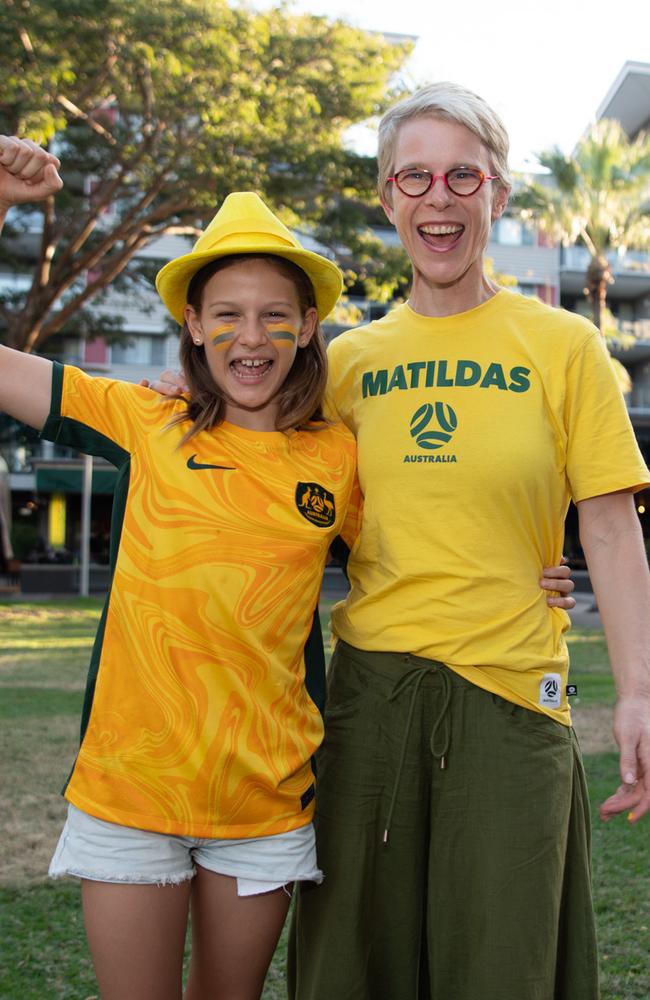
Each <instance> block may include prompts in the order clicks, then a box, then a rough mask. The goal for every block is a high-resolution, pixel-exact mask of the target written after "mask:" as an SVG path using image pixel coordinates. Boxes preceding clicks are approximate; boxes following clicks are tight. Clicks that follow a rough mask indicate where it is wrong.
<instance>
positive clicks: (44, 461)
mask: <svg viewBox="0 0 650 1000" xmlns="http://www.w3.org/2000/svg"><path fill="white" fill-rule="evenodd" d="M597 114H598V117H599V118H603V117H614V118H617V119H618V120H619V121H620V122H621V124H622V125H623V127H624V128H625V130H626V132H627V133H628V135H630V137H634V136H635V135H637V134H638V132H639V131H640V130H642V129H645V128H648V127H649V125H650V64H646V63H635V62H628V63H626V64H625V66H624V67H623V69H622V70H621V72H620V74H619V75H618V77H617V78H616V80H615V81H614V83H613V84H612V87H611V88H610V91H609V93H608V94H607V95H606V97H605V99H604V100H603V102H602V104H601V106H600V108H599V109H598V113H597ZM377 233H378V235H380V236H381V238H382V239H383V240H384V241H385V242H386V243H391V242H392V241H396V239H397V238H396V234H395V232H394V230H392V229H389V228H386V229H385V230H377ZM301 239H303V241H304V238H303V235H302V234H301ZM314 248H315V247H314ZM187 249H188V242H187V240H186V239H183V238H181V237H178V236H168V237H165V238H163V239H161V240H159V241H158V242H157V243H156V244H152V245H151V246H149V247H147V248H146V249H145V250H144V251H142V253H143V254H144V255H146V256H147V257H148V258H149V259H151V261H152V262H154V261H160V263H161V264H162V263H163V262H165V261H167V260H169V259H171V258H173V257H175V256H178V255H180V254H182V253H185V252H187ZM488 256H489V257H490V258H491V260H492V262H493V265H494V268H495V271H496V272H500V273H504V274H508V275H511V276H514V278H515V279H516V282H517V289H518V290H519V291H520V292H521V293H522V294H524V295H535V296H538V297H539V298H540V299H542V301H545V302H547V303H548V304H549V305H562V306H564V307H566V308H568V309H571V310H576V311H582V310H583V309H584V293H583V289H584V283H585V272H586V268H587V264H588V259H589V258H588V254H587V252H586V251H585V250H583V249H582V248H580V247H570V248H562V247H560V246H558V245H553V244H552V243H550V242H549V241H548V240H547V239H546V238H545V237H544V235H543V234H540V233H538V232H537V231H536V230H535V229H534V228H532V227H531V226H528V225H526V224H524V223H522V222H521V221H520V220H519V219H516V218H514V217H512V216H505V217H504V218H501V219H500V220H499V221H498V222H497V223H496V224H495V226H494V228H493V231H492V234H491V239H490V244H489V247H488ZM611 267H612V274H613V276H614V278H615V281H614V284H613V285H612V286H611V287H610V290H609V306H610V309H611V311H612V313H613V314H614V316H615V317H616V319H617V321H618V324H619V327H620V328H621V331H622V333H623V336H622V337H621V340H620V342H614V343H613V345H612V353H613V354H614V355H615V356H616V357H617V358H618V359H619V360H620V361H621V362H622V363H623V364H624V365H625V367H626V368H627V370H628V372H629V373H630V376H631V379H632V391H631V394H630V396H629V399H628V405H629V410H630V416H631V418H632V422H633V425H634V428H635V432H636V434H637V438H638V440H639V443H640V446H641V448H642V450H643V452H644V455H645V457H646V461H648V462H649V463H650V254H647V253H640V252H634V251H630V252H628V253H627V254H625V255H623V256H619V255H615V256H612V260H611ZM4 280H9V276H4ZM11 280H12V282H14V284H15V280H16V279H15V276H12V278H11ZM2 282H3V275H2V274H0V283H2ZM352 303H353V304H355V305H357V306H358V307H359V309H360V313H361V315H362V317H363V320H364V321H366V320H368V319H372V318H376V317H377V316H379V315H381V314H382V313H383V312H384V311H385V308H386V307H385V306H380V305H376V304H373V303H369V302H364V301H362V300H355V299H353V300H352ZM101 310H102V311H108V312H110V313H113V314H120V315H121V316H122V318H123V326H124V331H125V333H126V334H127V337H128V339H127V340H126V341H125V342H123V343H122V344H119V345H117V344H113V345H110V344H108V343H107V342H106V341H105V340H102V339H101V338H100V339H96V340H90V341H83V340H77V339H75V338H64V339H63V341H62V346H61V360H63V361H66V362H69V363H73V364H78V365H80V366H81V367H83V368H84V369H86V370H87V371H89V372H91V373H92V374H95V375H110V376H111V377H116V378H121V379H126V380H129V381H135V382H137V381H139V380H140V379H141V378H142V377H147V376H151V375H152V374H156V373H158V372H159V371H161V370H162V369H163V368H166V367H175V366H176V364H177V346H178V335H177V332H176V330H175V329H174V325H173V324H172V323H171V322H170V321H169V320H168V317H167V314H166V312H165V310H164V308H163V307H162V305H161V303H160V301H159V299H158V297H157V295H156V293H155V291H154V290H153V288H151V289H150V290H143V291H141V292H140V293H139V296H138V298H137V299H135V300H134V298H133V296H129V297H124V296H121V295H119V294H118V293H115V292H114V293H110V294H109V295H108V296H107V298H106V299H105V300H104V302H103V304H102V306H101ZM341 329H342V327H338V328H337V327H332V328H330V330H329V335H330V336H335V335H336V334H337V333H338V332H340V330H341ZM2 457H4V460H5V462H6V465H7V466H8V483H9V487H10V494H11V504H10V506H11V517H12V520H13V538H14V547H15V549H16V553H15V554H16V557H17V558H18V559H20V560H21V561H29V560H36V559H38V560H50V561H51V562H52V563H53V564H54V565H56V564H57V563H58V564H60V565H62V566H63V565H68V564H69V563H70V561H72V560H75V559H76V558H77V556H78V552H79V547H80V531H81V527H80V526H81V497H82V466H83V461H82V458H81V457H80V456H78V455H74V454H73V453H71V452H69V451H67V450H64V449H57V448H56V447H55V446H53V445H51V444H49V443H44V442H39V441H38V439H37V437H36V435H27V436H26V437H25V439H24V440H21V441H18V442H15V441H14V442H13V443H11V444H5V445H2V443H1V442H0V458H2ZM1 468H2V465H1V462H0V469H1ZM3 475H4V480H5V482H6V480H7V474H6V473H4V474H3V473H2V472H1V471H0V486H1V485H2V479H3ZM114 478H115V476H114V473H113V471H112V469H111V468H110V467H109V466H105V465H103V464H102V463H100V462H95V469H94V476H93V500H92V514H91V528H90V539H91V542H90V544H91V558H92V560H93V561H94V562H95V563H97V564H99V565H102V564H105V563H106V562H107V561H108V538H109V533H110V517H111V494H112V488H113V483H114ZM648 506H650V496H648V497H644V496H643V495H641V496H640V497H639V498H638V503H637V507H638V510H639V516H640V517H641V519H642V523H643V524H644V531H645V534H646V537H647V536H648V535H650V514H646V513H645V509H646V507H648ZM1 510H2V504H0V511H1ZM5 520H6V513H5ZM1 521H2V515H1V514H0V528H1V527H2V524H1ZM1 537H2V533H1V532H0V538H1ZM567 545H568V550H569V553H570V554H572V555H574V556H575V555H577V556H578V557H579V543H578V541H577V526H576V522H575V515H574V514H570V516H569V519H568V522H567ZM1 571H2V567H1V565H0V572H1ZM97 579H98V580H99V581H100V585H101V580H102V578H101V574H100V575H98V577H97Z"/></svg>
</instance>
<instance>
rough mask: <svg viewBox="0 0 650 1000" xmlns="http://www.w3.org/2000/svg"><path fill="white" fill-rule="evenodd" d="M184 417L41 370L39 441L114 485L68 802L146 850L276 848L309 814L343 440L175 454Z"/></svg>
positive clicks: (307, 437) (350, 448)
mask: <svg viewBox="0 0 650 1000" xmlns="http://www.w3.org/2000/svg"><path fill="white" fill-rule="evenodd" d="M184 409H185V407H184V404H183V403H182V402H181V401H178V400H176V401H161V399H160V397H159V396H157V395H156V394H155V393H153V392H151V391H150V390H148V389H143V388H140V387H139V386H135V385H131V384H128V383H125V382H117V381H110V380H107V379H99V378H89V377H88V376H87V375H85V374H84V373H82V372H80V371H78V370H77V369H74V368H68V367H66V368H65V369H62V368H61V366H55V370H54V379H53V404H52V410H51V413H50V417H49V420H48V422H47V425H46V428H45V430H44V435H45V436H46V437H49V438H51V439H52V440H56V441H58V442H60V443H64V444H67V445H71V446H73V447H76V448H78V449H79V450H82V451H86V452H89V453H93V454H99V455H103V456H105V457H106V458H108V459H109V460H111V461H112V462H113V463H114V464H115V465H117V466H118V467H119V468H120V470H121V472H120V476H119V479H118V486H117V489H116V497H115V502H114V510H113V560H112V561H113V574H112V581H111V588H110V594H109V596H108V599H107V603H106V607H105V610H104V616H103V619H102V623H101V625H100V629H99V633H98V636H97V640H96V643H95V648H94V652H93V660H92V664H91V672H90V675H89V685H88V690H87V695H86V708H85V713H84V715H85V719H84V732H83V738H82V742H81V747H80V750H79V754H78V757H77V760H76V762H75V765H74V769H73V772H72V775H71V777H70V780H69V783H68V786H67V789H66V797H67V798H68V799H69V801H70V802H72V803H74V805H76V806H77V807H78V808H80V809H83V810H85V811H86V812H88V813H90V814H91V815H93V816H97V817H99V818H100V819H105V820H109V821H111V822H115V823H121V824H123V825H126V826H134V827H140V828H143V829H148V830H154V831H157V832H160V833H167V834H180V835H187V836H194V837H236V838H239V837H257V836H262V835H268V834H274V833H283V832H285V831H287V830H292V829H295V828H298V827H300V826H304V825H305V824H306V823H308V822H309V821H310V819H311V817H312V813H313V808H314V804H313V801H312V800H313V780H314V779H313V774H312V769H311V763H310V761H311V757H312V754H313V753H314V750H315V749H316V748H317V747H318V745H319V744H320V742H321V739H322V735H323V725H322V720H321V716H320V713H319V711H318V708H317V707H316V705H315V704H314V701H313V700H312V698H311V697H310V695H309V693H308V691H307V688H306V676H305V671H306V667H305V656H304V650H305V645H306V643H307V641H308V638H309V636H310V629H311V627H312V622H313V617H314V612H315V609H316V606H317V602H318V596H319V590H320V582H321V574H322V570H323V566H324V563H325V559H326V555H327V550H328V547H329V544H330V542H331V541H332V539H333V538H334V537H335V536H336V535H337V534H338V533H339V532H340V531H341V530H343V532H344V534H346V533H347V531H348V530H351V531H353V532H354V530H355V525H354V521H355V514H354V505H353V509H352V510H351V512H350V516H349V520H348V522H346V524H345V526H344V519H345V517H346V510H347V508H348V501H349V500H350V497H351V494H352V492H353V489H354V488H355V487H354V484H355V445H354V439H353V437H352V435H351V434H350V432H349V431H348V430H346V428H344V427H342V426H340V425H339V426H336V427H334V426H328V427H325V428H324V429H321V430H315V431H306V432H294V433H292V434H290V435H286V434H282V433H275V432H270V433H257V432H254V431H248V430H244V429H242V428H239V427H235V426H233V425H231V424H222V425H220V426H219V427H218V428H216V429H214V430H212V431H206V432H202V433H200V434H199V435H197V436H195V437H194V438H192V439H191V440H190V441H189V442H188V443H186V444H183V445H180V446H179V442H180V440H181V437H182V436H183V434H184V433H185V432H186V430H187V428H188V426H189V425H188V423H187V422H183V423H181V424H177V425H175V426H173V427H169V422H170V420H171V419H172V417H173V416H174V415H175V414H177V413H180V412H183V411H184ZM307 683H308V681H307Z"/></svg>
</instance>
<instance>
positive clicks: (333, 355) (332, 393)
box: [323, 338, 345, 424]
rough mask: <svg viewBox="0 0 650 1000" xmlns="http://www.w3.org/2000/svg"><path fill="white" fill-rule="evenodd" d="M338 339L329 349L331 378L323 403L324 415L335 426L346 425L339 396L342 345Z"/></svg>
mask: <svg viewBox="0 0 650 1000" xmlns="http://www.w3.org/2000/svg"><path fill="white" fill-rule="evenodd" d="M337 340H338V338H336V340H334V341H332V342H331V343H330V345H329V347H328V348H327V364H328V371H329V376H328V379H327V386H326V388H325V399H324V401H323V413H324V414H325V416H326V417H327V419H328V420H331V421H332V422H333V423H335V424H339V423H345V421H344V420H343V416H342V414H341V408H340V406H339V396H340V388H337V387H338V386H339V381H340V361H339V358H340V354H341V351H340V346H341V345H340V343H337Z"/></svg>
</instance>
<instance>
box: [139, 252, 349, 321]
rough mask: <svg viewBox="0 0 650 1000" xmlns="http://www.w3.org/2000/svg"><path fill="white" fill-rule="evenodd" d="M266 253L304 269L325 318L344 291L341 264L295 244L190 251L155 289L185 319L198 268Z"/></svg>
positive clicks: (174, 313)
mask: <svg viewBox="0 0 650 1000" xmlns="http://www.w3.org/2000/svg"><path fill="white" fill-rule="evenodd" d="M257 253H260V254H265V255H269V256H272V257H284V258H285V259H286V260H290V261H292V262H293V263H294V264H296V265H297V266H298V267H299V268H301V269H302V270H303V271H304V272H305V274H306V275H307V276H308V278H309V279H310V281H311V283H312V285H313V287H314V294H315V297H316V310H317V312H318V318H319V319H320V320H324V319H325V317H326V316H328V315H329V314H330V313H331V311H332V309H333V308H334V306H335V305H336V303H337V302H338V300H339V297H340V295H341V292H342V291H343V276H342V274H341V271H340V270H339V268H338V266H337V265H336V264H335V263H334V262H333V261H330V260H327V258H326V257H321V256H320V254H317V253H312V252H311V250H301V249H298V248H295V249H294V248H293V247H286V249H285V248H284V247H278V248H277V249H276V248H275V247H273V248H272V249H271V248H270V247H269V245H268V243H267V244H265V245H262V244H258V245H255V244H252V245H250V246H247V247H246V248H245V249H244V248H242V249H241V250H237V249H234V248H233V247H227V248H224V249H223V250H222V251H215V250H205V251H203V252H202V253H201V252H199V253H188V254H185V255H184V256H183V257H177V258H176V259H175V260H171V261H170V262H169V263H168V264H165V266H164V267H163V268H161V270H160V271H159V272H158V274H157V275H156V289H157V290H158V294H159V295H160V297H161V299H162V300H163V302H164V304H165V306H166V307H167V309H168V310H169V312H170V313H171V315H172V316H173V317H174V319H175V320H176V322H177V323H180V325H181V326H182V325H183V323H184V322H185V306H186V305H187V290H188V288H189V285H190V281H191V280H192V278H193V277H194V275H195V274H196V272H197V271H200V270H201V268H202V267H205V265H206V264H209V263H210V262H211V261H213V260H218V259H219V258H220V257H230V256H244V255H246V254H257Z"/></svg>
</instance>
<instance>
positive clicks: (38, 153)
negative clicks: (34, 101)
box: [0, 135, 63, 204]
mask: <svg viewBox="0 0 650 1000" xmlns="http://www.w3.org/2000/svg"><path fill="white" fill-rule="evenodd" d="M60 166H61V162H60V160H59V158H58V157H56V156H53V155H52V154H51V153H48V152H47V150H45V149H42V148H41V147H40V146H37V144H36V143H35V142H32V140H31V139H17V138H16V137H15V136H5V135H3V136H0V168H2V170H1V171H0V173H1V174H2V193H3V194H4V196H5V199H6V200H7V201H8V202H9V203H11V204H15V203H18V202H22V201H34V200H39V199H41V198H44V197H46V196H47V195H49V194H54V193H55V192H56V191H59V190H60V189H61V188H62V187H63V181H62V180H61V178H60V177H59V174H58V168H59V167H60Z"/></svg>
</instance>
